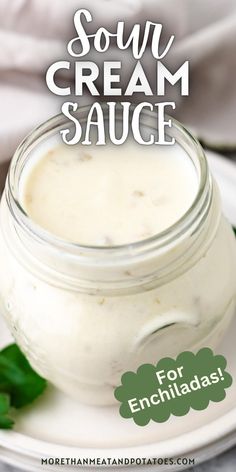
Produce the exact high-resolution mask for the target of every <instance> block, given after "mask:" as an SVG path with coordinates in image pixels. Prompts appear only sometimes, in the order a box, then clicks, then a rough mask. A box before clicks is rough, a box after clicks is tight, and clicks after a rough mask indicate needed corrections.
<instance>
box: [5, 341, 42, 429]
mask: <svg viewBox="0 0 236 472" xmlns="http://www.w3.org/2000/svg"><path fill="white" fill-rule="evenodd" d="M46 386H47V382H46V380H44V379H43V378H42V377H40V376H39V375H38V374H37V373H36V372H35V371H34V370H33V369H32V367H31V366H30V364H29V362H28V361H27V359H26V358H25V356H24V355H23V354H22V352H21V351H20V349H19V347H18V346H17V345H16V344H11V345H10V346H8V347H6V348H5V349H3V350H2V351H1V352H0V428H5V429H7V428H8V429H9V428H11V427H12V426H13V421H12V420H11V419H10V418H9V417H8V413H9V409H10V407H14V408H21V407H23V406H26V405H28V404H30V403H32V402H33V401H34V400H35V399H36V398H37V397H38V396H39V395H41V394H42V393H43V392H44V390H45V388H46Z"/></svg>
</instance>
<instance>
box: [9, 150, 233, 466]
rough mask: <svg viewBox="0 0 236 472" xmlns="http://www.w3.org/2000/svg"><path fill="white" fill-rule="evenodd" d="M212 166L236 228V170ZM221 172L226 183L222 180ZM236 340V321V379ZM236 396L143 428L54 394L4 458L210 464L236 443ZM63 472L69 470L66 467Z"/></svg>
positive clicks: (32, 413) (227, 343)
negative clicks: (128, 459) (172, 459)
mask: <svg viewBox="0 0 236 472" xmlns="http://www.w3.org/2000/svg"><path fill="white" fill-rule="evenodd" d="M210 162H211V165H212V168H213V172H214V173H215V175H216V178H217V180H218V182H219V186H220V188H221V191H222V195H223V202H224V207H225V211H226V214H227V216H228V217H230V219H231V221H232V222H233V223H236V199H235V198H234V193H232V192H233V191H234V192H235V188H236V166H233V165H231V164H228V163H227V162H225V161H223V160H222V159H220V158H218V157H216V156H214V157H213V156H212V155H211V156H210ZM219 172H220V174H221V176H222V178H221V177H220V176H219V178H218V175H219V174H218V173H219ZM234 202H235V203H234ZM0 336H1V342H2V343H4V342H6V341H7V336H8V334H7V332H6V330H5V329H4V328H3V327H2V326H0ZM235 337H236V320H235V322H234V325H233V328H232V329H231V330H230V332H229V333H228V335H227V337H226V338H225V339H224V340H223V342H222V345H221V346H219V348H218V349H217V351H218V352H219V353H222V354H224V355H225V356H226V358H227V360H228V370H229V372H230V373H231V374H233V377H234V378H236V362H235ZM235 396H236V385H234V384H233V386H232V387H231V388H230V389H229V391H228V392H227V396H226V399H225V400H224V401H223V402H221V403H220V404H213V403H212V404H210V406H209V407H208V409H207V410H205V411H203V412H196V411H191V412H190V413H189V414H188V415H186V416H185V417H182V418H175V417H173V418H171V420H170V421H168V422H166V423H164V424H162V425H161V427H160V425H159V424H158V423H151V424H149V425H148V426H146V427H145V428H140V427H138V426H136V425H135V424H134V423H133V422H132V420H124V419H122V418H121V417H120V416H119V415H118V414H117V409H116V408H95V407H93V408H92V407H84V406H81V405H77V404H76V403H73V402H72V401H70V400H68V399H66V398H65V397H64V396H63V395H62V394H56V393H55V392H54V391H53V390H51V391H50V390H49V391H48V392H47V394H46V395H44V396H43V397H42V398H41V399H40V400H39V401H38V402H37V403H35V405H34V406H33V408H28V409H26V410H25V411H24V412H23V413H22V414H19V415H18V418H17V423H16V429H15V431H10V432H4V431H0V444H1V445H2V448H1V449H0V457H2V459H4V460H6V459H8V461H10V462H11V463H15V464H18V465H20V463H23V464H24V466H23V468H24V470H36V469H31V467H33V465H34V464H35V465H39V460H38V459H37V457H41V456H47V455H49V456H57V457H80V458H81V457H90V456H93V457H173V456H181V455H182V456H186V455H188V456H190V457H195V459H196V460H197V459H198V460H206V459H207V458H209V457H212V456H213V455H214V454H217V453H219V452H222V451H223V450H224V449H226V448H228V447H230V446H231V445H233V444H234V443H235V442H236V438H235V433H234V432H235V430H236V408H235ZM180 431H181V432H182V434H181V436H180V434H179V433H180ZM104 445H105V446H106V448H104ZM101 449H102V450H101ZM26 464H28V466H27V465H26ZM27 467H29V469H27ZM70 469H71V470H73V467H70ZM50 470H52V471H53V470H58V467H55V468H53V467H50ZM60 470H61V471H64V470H66V469H65V468H63V467H60ZM87 470H88V469H87ZM132 470H135V469H132ZM146 470H148V468H146ZM152 470H153V469H152ZM162 470H164V467H163V468H162ZM171 470H173V471H174V470H175V468H174V467H171ZM178 470H180V467H178ZM0 471H1V469H0Z"/></svg>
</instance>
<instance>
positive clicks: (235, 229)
mask: <svg viewBox="0 0 236 472" xmlns="http://www.w3.org/2000/svg"><path fill="white" fill-rule="evenodd" d="M233 231H234V234H235V236H236V228H235V227H234V226H233Z"/></svg>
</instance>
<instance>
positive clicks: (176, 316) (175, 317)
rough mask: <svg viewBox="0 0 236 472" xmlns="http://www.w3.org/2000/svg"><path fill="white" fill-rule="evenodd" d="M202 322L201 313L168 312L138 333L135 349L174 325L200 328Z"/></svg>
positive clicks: (150, 322)
mask: <svg viewBox="0 0 236 472" xmlns="http://www.w3.org/2000/svg"><path fill="white" fill-rule="evenodd" d="M199 322H200V316H199V313H191V314H190V313H189V312H184V311H180V310H177V309H174V310H171V311H168V313H163V314H160V315H158V316H157V317H156V318H154V319H153V320H151V321H149V323H147V324H146V325H145V326H143V328H142V329H141V330H140V332H139V333H138V336H137V337H136V340H135V345H134V348H135V349H137V348H140V347H142V346H144V345H145V344H146V343H147V342H149V341H150V340H151V339H152V338H153V336H154V335H157V334H159V333H160V332H161V331H162V330H164V329H167V328H169V327H171V326H174V325H179V324H182V325H185V326H192V327H196V326H198V324H199Z"/></svg>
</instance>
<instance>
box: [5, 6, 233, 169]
mask: <svg viewBox="0 0 236 472" xmlns="http://www.w3.org/2000/svg"><path fill="white" fill-rule="evenodd" d="M79 8H87V9H88V10H90V11H91V12H92V14H93V18H94V21H93V23H92V24H90V25H89V28H90V31H94V30H95V29H96V28H97V27H98V26H100V25H102V26H105V27H107V28H108V29H109V30H111V31H113V30H114V27H115V24H116V22H117V21H119V20H125V21H126V22H127V24H128V25H133V24H134V23H144V22H145V21H146V20H151V21H156V22H161V23H163V24H164V31H165V34H166V36H167V37H168V36H169V35H171V34H175V44H174V48H173V52H172V55H171V57H172V59H173V61H174V62H176V63H180V64H181V63H182V62H184V61H185V60H186V59H189V60H190V71H191V75H190V81H191V82H190V83H191V87H190V96H189V97H186V98H183V99H181V100H180V99H179V97H175V98H178V100H177V101H178V103H177V112H176V115H177V118H179V119H180V120H181V121H183V122H184V123H185V124H186V125H188V126H190V127H191V128H193V129H194V130H195V132H196V133H197V134H198V135H199V136H200V137H201V138H203V139H205V140H206V141H207V142H208V143H210V144H211V145H213V146H216V147H217V146H218V147H219V146H225V147H227V146H234V145H235V147H236V132H235V110H236V80H235V74H236V54H235V46H236V2H235V0H198V2H190V1H189V0H119V2H117V0H96V1H94V0H86V2H85V1H81V0H67V1H66V2H64V1H61V2H60V1H58V0H50V1H48V0H11V1H10V2H9V0H0V112H1V121H0V162H1V161H5V160H6V159H9V158H10V157H11V155H12V153H13V152H14V149H15V147H16V146H17V144H18V143H19V141H20V140H21V139H22V138H23V137H24V136H25V134H26V133H28V132H29V131H30V130H31V129H32V128H33V127H34V126H36V125H37V124H39V123H40V122H42V121H44V120H45V119H47V118H49V117H50V116H52V115H54V114H57V113H58V112H59V111H60V105H61V102H62V101H63V100H62V99H61V98H60V99H58V98H56V97H55V96H54V95H53V94H51V93H50V92H49V91H48V89H47V87H46V85H45V71H46V69H47V68H48V66H49V65H50V64H51V63H53V62H55V61H56V60H59V59H63V58H65V57H66V45H67V42H68V40H69V39H71V38H73V37H75V29H74V25H73V14H74V12H75V11H76V10H77V9H79ZM116 54H118V55H119V54H120V53H117V51H113V52H110V56H112V55H113V57H115V55H116ZM125 56H126V54H125V53H124V54H123V57H124V61H125ZM149 58H150V54H148V51H147V54H146V57H145V58H144V63H145V66H146V67H148V66H149ZM150 67H153V61H152V62H151V59H150ZM86 100H88V101H90V100H91V98H90V97H86V96H85V97H83V102H84V103H85V102H86ZM80 102H81V100H80Z"/></svg>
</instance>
